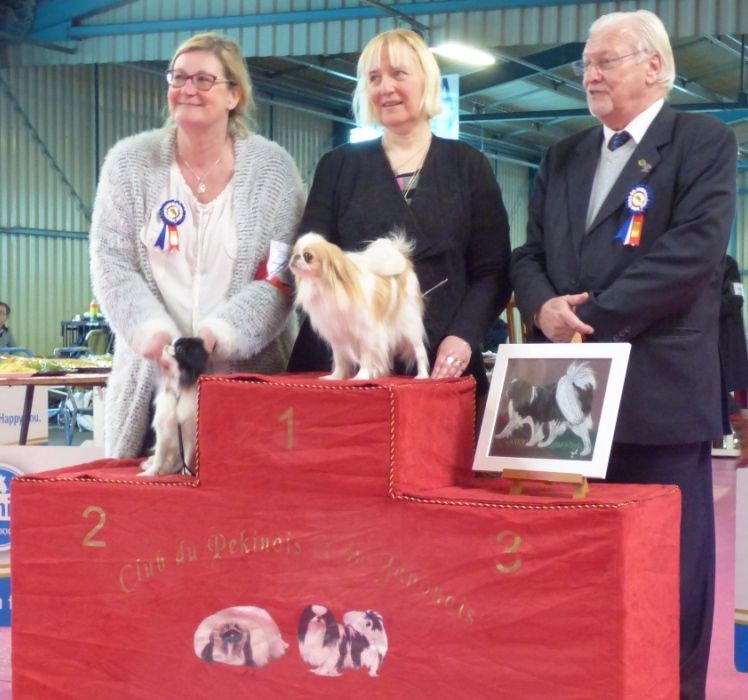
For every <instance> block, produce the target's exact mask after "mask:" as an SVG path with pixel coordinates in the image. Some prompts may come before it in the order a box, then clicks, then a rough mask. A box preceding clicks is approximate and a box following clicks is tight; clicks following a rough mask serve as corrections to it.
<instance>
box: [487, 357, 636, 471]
mask: <svg viewBox="0 0 748 700" xmlns="http://www.w3.org/2000/svg"><path fill="white" fill-rule="evenodd" d="M630 350H631V346H630V345H629V344H628V343H553V344H551V343H548V344H518V345H513V344H509V345H500V346H499V349H498V354H497V356H496V364H495V366H494V370H493V376H492V378H491V388H490V390H489V393H488V400H487V402H486V410H485V413H484V415H483V422H482V425H481V430H480V435H479V438H478V446H477V448H476V452H475V459H474V461H473V469H474V470H476V471H494V472H495V471H503V470H504V469H521V470H523V471H534V472H557V473H562V474H580V475H582V476H585V477H595V478H603V477H605V472H606V470H607V465H608V457H609V456H610V447H611V444H612V442H613V433H614V431H615V425H616V418H617V416H618V406H619V404H620V401H621V392H622V390H623V381H624V378H625V376H626V366H627V365H628V358H629V352H630Z"/></svg>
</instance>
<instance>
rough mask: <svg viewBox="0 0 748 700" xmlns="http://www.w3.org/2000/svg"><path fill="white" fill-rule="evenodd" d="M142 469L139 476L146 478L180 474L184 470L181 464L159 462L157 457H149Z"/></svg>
mask: <svg viewBox="0 0 748 700" xmlns="http://www.w3.org/2000/svg"><path fill="white" fill-rule="evenodd" d="M141 467H142V469H143V471H141V472H140V474H138V476H144V477H150V476H166V475H168V474H178V473H179V472H180V471H181V469H182V465H181V464H180V463H179V462H176V461H175V462H168V461H158V460H157V459H156V458H155V457H149V458H148V459H147V460H146V461H145V462H143V464H142V465H141Z"/></svg>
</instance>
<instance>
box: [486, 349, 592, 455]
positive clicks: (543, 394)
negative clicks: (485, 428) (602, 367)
mask: <svg viewBox="0 0 748 700" xmlns="http://www.w3.org/2000/svg"><path fill="white" fill-rule="evenodd" d="M597 387H598V379H597V377H596V374H595V371H594V369H593V368H592V367H591V366H590V364H589V362H585V361H579V360H576V361H573V362H571V363H570V364H569V365H568V366H567V368H566V371H565V372H564V373H563V374H562V375H561V376H560V377H559V378H558V379H557V380H556V381H553V382H550V383H545V384H542V385H538V384H535V383H533V382H531V381H528V380H527V379H525V378H524V377H522V376H516V377H514V378H513V379H511V380H510V381H509V382H508V384H507V388H506V390H505V396H506V398H507V399H508V402H507V409H506V410H507V415H508V422H507V423H506V425H505V426H504V428H503V429H502V430H501V432H499V433H498V434H497V435H496V437H495V440H508V439H510V438H512V437H513V436H514V437H515V438H516V437H517V436H520V435H521V436H523V437H524V438H526V440H525V443H524V444H525V446H526V447H538V448H550V447H551V446H552V445H554V443H556V442H557V441H559V439H560V438H561V437H562V436H563V435H564V434H565V433H566V432H567V431H571V432H572V433H573V434H574V435H576V436H577V438H579V441H581V445H577V446H573V447H571V448H570V456H571V457H588V456H589V455H590V454H591V453H592V431H593V427H594V426H593V419H592V407H593V401H594V398H595V390H596V389H597Z"/></svg>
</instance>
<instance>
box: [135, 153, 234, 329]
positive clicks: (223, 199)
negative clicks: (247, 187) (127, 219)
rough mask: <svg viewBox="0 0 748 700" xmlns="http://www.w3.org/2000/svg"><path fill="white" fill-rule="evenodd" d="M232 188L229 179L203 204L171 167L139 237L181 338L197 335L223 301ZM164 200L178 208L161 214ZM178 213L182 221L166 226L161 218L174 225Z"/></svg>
mask: <svg viewBox="0 0 748 700" xmlns="http://www.w3.org/2000/svg"><path fill="white" fill-rule="evenodd" d="M233 184H234V180H233V178H232V179H231V180H230V181H229V183H228V184H227V185H226V187H225V188H224V189H223V191H222V192H221V193H220V194H219V195H218V196H217V197H216V198H215V199H213V200H211V201H210V202H207V203H206V204H203V203H202V202H199V201H198V200H197V198H196V197H195V195H193V194H192V190H190V188H189V187H188V185H187V183H186V182H185V181H184V177H183V176H182V173H181V171H180V170H179V166H178V165H177V164H176V162H175V163H173V164H172V166H171V169H170V171H169V181H168V183H167V186H166V188H165V189H164V191H163V192H162V194H161V196H160V197H159V198H158V206H157V207H156V208H155V209H154V210H153V211H152V212H151V216H150V218H149V220H148V223H147V224H146V225H145V226H144V227H143V229H142V231H141V234H140V240H141V242H142V243H143V245H144V246H145V247H146V249H147V251H148V259H149V262H150V264H151V268H152V269H153V276H154V278H155V281H156V284H157V286H158V289H159V291H160V292H161V296H162V297H163V299H164V304H165V306H166V310H167V311H168V312H169V315H170V316H171V317H172V318H173V319H174V321H175V323H176V324H177V326H178V327H179V330H180V331H181V332H182V333H183V334H184V335H189V336H193V335H195V334H196V332H197V330H198V328H199V327H200V322H201V320H202V319H204V318H205V317H206V316H208V314H210V312H211V311H213V309H215V308H216V307H217V306H218V305H220V304H221V303H223V302H224V301H225V300H226V298H227V294H228V289H229V283H230V282H231V277H232V272H233V269H234V263H235V261H236V257H237V251H238V238H237V230H236V220H235V218H234V207H233V199H234V187H233ZM168 200H175V201H176V202H177V203H178V204H177V205H175V207H172V208H166V209H165V210H164V208H163V205H164V204H165V203H166V202H167V201H168ZM179 204H181V205H182V207H183V208H182V209H180V207H179V206H178V205H179ZM182 211H183V212H184V220H183V221H182V222H181V223H179V224H178V225H176V226H173V227H170V226H167V223H166V222H165V220H164V218H166V219H170V220H171V221H172V222H173V221H175V220H177V218H179V217H178V216H174V214H175V212H177V213H179V214H181V212H182ZM162 212H163V214H162ZM175 229H176V233H174V230H175ZM162 232H163V234H164V235H163V236H162ZM159 239H161V240H159Z"/></svg>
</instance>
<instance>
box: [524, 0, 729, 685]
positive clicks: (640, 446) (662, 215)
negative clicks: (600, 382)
mask: <svg viewBox="0 0 748 700" xmlns="http://www.w3.org/2000/svg"><path fill="white" fill-rule="evenodd" d="M580 69H581V71H582V74H583V76H584V79H583V82H584V87H585V90H586V93H587V103H588V106H589V109H590V112H591V113H592V114H593V115H595V116H596V117H597V118H598V119H599V120H600V121H601V122H602V125H601V126H596V127H593V128H591V129H589V130H587V131H584V132H582V133H580V134H577V135H574V136H572V137H570V138H567V139H565V140H563V141H561V142H560V143H558V144H556V145H555V146H553V147H552V148H551V149H549V151H548V153H547V155H546V157H545V159H544V161H543V163H542V165H541V167H540V171H539V173H538V178H537V182H536V185H535V189H534V193H533V196H532V200H531V203H530V216H529V221H528V234H527V243H526V244H525V245H523V246H522V247H520V248H518V249H517V250H516V251H515V252H514V254H513V257H512V270H511V276H512V282H513V284H514V288H515V294H516V299H517V305H518V307H519V309H520V311H521V312H522V315H523V317H524V319H525V321H526V323H527V325H528V327H529V328H530V329H531V332H532V333H533V334H534V336H535V338H536V339H539V340H542V339H547V340H551V341H553V342H567V341H569V340H571V338H572V337H573V335H574V334H575V333H581V334H582V336H583V337H584V339H585V340H588V341H597V342H619V341H620V342H629V343H631V356H630V361H629V367H628V372H627V376H626V381H625V386H624V389H623V397H622V402H621V407H620V412H619V416H618V423H617V426H616V432H615V438H614V444H613V449H612V452H611V458H610V463H609V466H608V472H607V480H609V481H614V482H627V483H668V484H677V485H678V486H679V487H680V489H681V492H682V508H683V514H682V521H681V698H689V699H696V698H702V699H703V698H704V696H705V685H706V669H707V662H708V658H709V645H710V639H711V626H712V610H713V599H714V556H715V555H714V549H715V547H714V514H713V501H712V479H711V451H710V448H711V440H712V439H713V438H714V437H716V436H719V435H721V428H722V423H721V411H722V396H721V391H720V366H719V353H718V344H717V337H718V327H719V308H720V288H721V281H722V261H723V258H724V255H725V251H726V248H727V243H728V240H729V236H730V229H731V225H732V221H733V216H734V210H735V179H736V152H737V150H736V140H735V136H734V134H733V132H732V131H731V130H730V129H729V128H727V127H726V126H724V125H722V124H721V123H720V122H718V121H716V120H714V119H712V118H710V117H707V116H702V115H696V114H684V113H679V112H676V111H674V110H673V109H671V108H670V107H669V106H668V105H667V104H665V101H664V100H665V97H666V96H667V93H668V92H669V90H670V88H671V87H672V84H673V79H674V77H675V66H674V61H673V54H672V49H671V47H670V42H669V39H668V35H667V32H666V30H665V28H664V26H663V25H662V22H661V21H660V20H659V18H658V17H657V16H656V15H654V14H652V13H651V12H647V11H643V10H640V11H636V12H625V13H613V14H609V15H605V16H603V17H601V18H599V19H598V20H596V21H595V22H594V23H593V24H592V26H591V27H590V33H589V38H588V41H587V44H586V46H585V50H584V54H583V59H582V61H581V65H580Z"/></svg>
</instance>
